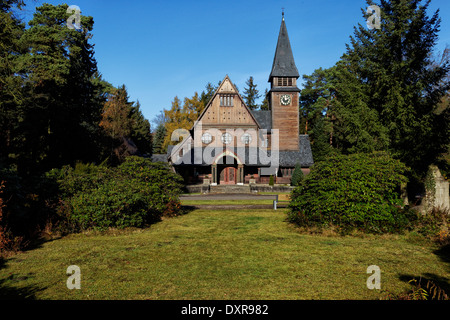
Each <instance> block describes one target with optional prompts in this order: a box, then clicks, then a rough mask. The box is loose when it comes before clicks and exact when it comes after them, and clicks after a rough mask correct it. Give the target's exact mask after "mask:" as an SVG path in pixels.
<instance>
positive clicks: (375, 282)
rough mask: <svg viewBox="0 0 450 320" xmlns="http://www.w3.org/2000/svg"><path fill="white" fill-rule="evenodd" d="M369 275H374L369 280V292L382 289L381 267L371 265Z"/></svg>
mask: <svg viewBox="0 0 450 320" xmlns="http://www.w3.org/2000/svg"><path fill="white" fill-rule="evenodd" d="M367 273H368V274H372V275H371V276H370V277H369V278H367V283H366V285H367V288H368V289H369V290H373V289H377V290H380V289H381V269H380V267H379V266H376V265H371V266H369V267H368V268H367Z"/></svg>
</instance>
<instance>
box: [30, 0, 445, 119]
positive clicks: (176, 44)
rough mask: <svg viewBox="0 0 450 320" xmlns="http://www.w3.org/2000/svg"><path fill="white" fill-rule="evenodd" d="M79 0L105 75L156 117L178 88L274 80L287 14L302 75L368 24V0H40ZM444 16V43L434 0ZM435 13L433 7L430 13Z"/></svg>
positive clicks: (37, 1)
mask: <svg viewBox="0 0 450 320" xmlns="http://www.w3.org/2000/svg"><path fill="white" fill-rule="evenodd" d="M42 3H51V4H55V5H56V4H62V3H67V4H68V5H77V6H79V7H80V8H81V10H82V14H83V15H88V16H92V17H94V21H95V25H94V30H93V35H94V37H93V38H92V39H91V42H92V43H94V44H95V58H96V59H97V62H98V68H99V71H100V72H101V73H102V75H103V77H104V79H105V80H107V81H109V82H110V83H112V84H113V85H114V86H119V85H122V84H125V85H126V87H127V89H128V93H129V96H130V100H132V101H136V100H139V101H140V103H141V106H142V111H143V113H144V116H145V117H146V118H147V119H149V120H152V119H153V118H154V117H155V116H156V115H157V114H159V113H160V111H161V110H163V109H169V108H170V106H171V102H172V101H173V99H174V97H175V96H178V97H179V98H180V99H184V97H191V96H193V95H194V93H195V92H199V93H200V92H201V91H203V90H204V88H205V86H206V84H207V83H208V82H211V83H213V84H217V83H218V82H219V81H221V80H222V79H223V78H224V77H225V76H226V75H228V76H229V77H230V78H231V80H232V81H233V82H234V83H235V84H236V85H237V86H238V88H239V89H240V90H241V92H242V91H243V89H244V87H245V82H246V80H247V79H248V78H249V77H250V76H253V77H254V79H255V83H256V84H257V85H258V89H259V90H260V92H264V90H265V89H266V88H268V87H269V83H268V82H267V80H268V77H269V74H270V71H271V68H272V62H273V57H274V54H275V47H276V44H277V38H278V33H279V30H280V24H281V8H285V19H286V25H287V28H288V33H289V37H290V40H291V45H292V48H293V53H294V58H295V61H296V64H297V68H298V69H299V72H300V74H301V75H303V74H311V73H312V72H313V71H314V70H315V69H317V68H319V67H323V68H328V67H331V66H333V65H334V64H335V63H336V61H338V60H339V58H340V57H341V55H342V54H343V53H344V52H345V44H346V43H348V42H349V37H350V36H351V35H352V34H353V27H354V26H356V25H357V24H358V23H361V24H363V25H364V24H365V21H364V19H363V17H362V14H361V8H365V7H366V2H365V1H364V0H340V1H336V0H315V1H312V0H310V1H306V0H165V1H156V0H128V1H123V0H122V1H116V0H70V1H65V0H44V1H42V0H34V1H30V0H28V1H27V4H28V6H27V8H26V13H25V18H26V17H27V16H31V15H32V14H33V12H34V7H35V6H39V5H41V4H42ZM438 8H440V10H441V13H440V16H441V18H442V24H441V33H440V41H439V44H438V47H437V49H438V51H443V50H444V49H445V46H446V44H449V45H450V15H449V13H450V1H448V0H433V1H432V4H431V10H432V12H434V11H435V10H436V9H438ZM429 14H431V11H430V13H429Z"/></svg>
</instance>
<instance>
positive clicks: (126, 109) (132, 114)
mask: <svg viewBox="0 0 450 320" xmlns="http://www.w3.org/2000/svg"><path fill="white" fill-rule="evenodd" d="M140 106H141V105H140V103H139V101H138V102H136V103H134V102H130V101H129V97H128V92H127V89H126V87H125V85H122V86H120V87H118V88H117V89H115V90H114V91H113V93H112V94H111V95H110V97H109V99H108V101H107V102H106V103H105V104H104V107H103V116H102V120H101V122H100V126H101V127H102V128H103V129H104V130H105V132H106V133H107V134H108V136H110V137H111V138H112V139H113V145H112V149H113V150H115V151H114V153H115V154H116V155H117V156H118V158H119V161H122V160H123V158H124V156H126V155H127V154H128V153H129V154H135V153H140V154H151V152H152V141H151V132H150V122H149V121H148V120H147V119H145V117H144V115H143V114H142V112H141V109H140ZM120 149H122V151H120ZM135 149H137V150H135Z"/></svg>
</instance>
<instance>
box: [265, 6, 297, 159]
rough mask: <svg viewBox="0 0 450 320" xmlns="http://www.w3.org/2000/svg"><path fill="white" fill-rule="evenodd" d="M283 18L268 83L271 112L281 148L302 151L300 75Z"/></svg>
mask: <svg viewBox="0 0 450 320" xmlns="http://www.w3.org/2000/svg"><path fill="white" fill-rule="evenodd" d="M282 15H283V18H282V21H281V28H280V34H279V36H278V43H277V48H276V51H275V58H274V60H273V66H272V72H271V73H270V77H269V83H270V84H271V86H270V91H269V103H270V107H271V111H272V129H278V130H279V134H280V140H279V141H280V149H279V150H280V151H298V150H299V92H300V89H299V88H298V87H297V80H298V78H299V77H300V75H299V73H298V69H297V67H296V65H295V61H294V55H293V54H292V48H291V43H290V41H289V36H288V32H287V29H286V22H285V20H284V12H283V14H282Z"/></svg>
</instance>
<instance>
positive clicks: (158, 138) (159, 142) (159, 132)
mask: <svg viewBox="0 0 450 320" xmlns="http://www.w3.org/2000/svg"><path fill="white" fill-rule="evenodd" d="M165 139H166V127H165V126H164V124H160V125H159V126H158V127H157V128H156V131H155V133H154V136H153V154H164V153H166V152H167V151H166V150H164V147H163V146H164V140H165Z"/></svg>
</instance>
